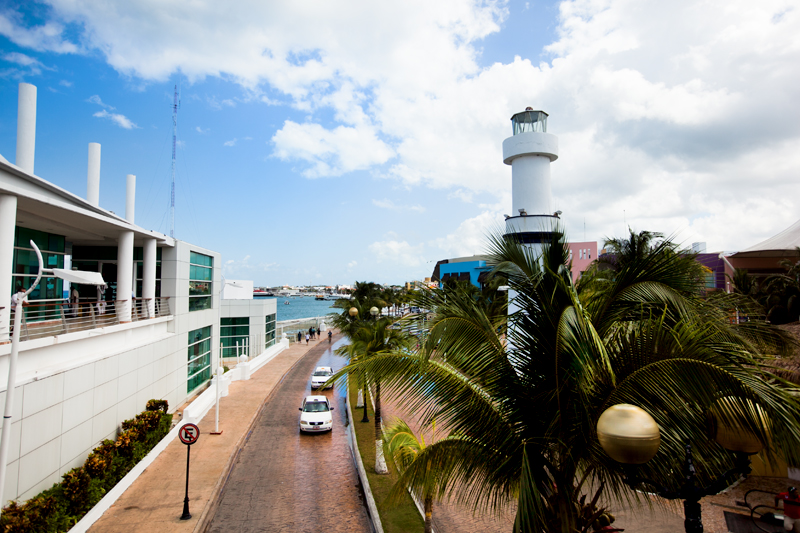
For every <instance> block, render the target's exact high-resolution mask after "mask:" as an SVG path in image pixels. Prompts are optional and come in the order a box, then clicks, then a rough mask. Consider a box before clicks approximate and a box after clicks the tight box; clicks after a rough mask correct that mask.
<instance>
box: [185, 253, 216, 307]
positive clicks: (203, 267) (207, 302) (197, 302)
mask: <svg viewBox="0 0 800 533" xmlns="http://www.w3.org/2000/svg"><path fill="white" fill-rule="evenodd" d="M213 273H214V258H213V257H210V256H208V255H203V254H198V253H197V252H189V311H200V310H202V309H211V295H212V294H213V292H212V291H213V287H212V280H213Z"/></svg>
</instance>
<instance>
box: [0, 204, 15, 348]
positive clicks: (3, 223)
mask: <svg viewBox="0 0 800 533" xmlns="http://www.w3.org/2000/svg"><path fill="white" fill-rule="evenodd" d="M16 223H17V197H16V196H10V195H7V194H2V195H0V302H11V295H12V294H13V293H14V287H12V282H13V279H12V274H13V272H14V270H13V266H14V264H13V263H14V261H13V257H14V226H15V225H16ZM8 305H10V304H5V303H3V304H0V307H2V309H0V343H6V342H8V337H9V325H10V322H11V309H10V308H9V307H8Z"/></svg>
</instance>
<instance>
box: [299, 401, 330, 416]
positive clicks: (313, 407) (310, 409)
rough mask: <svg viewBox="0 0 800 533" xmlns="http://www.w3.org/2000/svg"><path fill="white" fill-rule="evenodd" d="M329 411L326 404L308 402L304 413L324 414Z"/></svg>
mask: <svg viewBox="0 0 800 533" xmlns="http://www.w3.org/2000/svg"><path fill="white" fill-rule="evenodd" d="M327 410H328V404H327V403H325V402H306V406H305V407H304V408H303V412H304V413H324V412H326V411H327Z"/></svg>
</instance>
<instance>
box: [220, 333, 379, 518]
mask: <svg viewBox="0 0 800 533" xmlns="http://www.w3.org/2000/svg"><path fill="white" fill-rule="evenodd" d="M337 344H338V343H334V345H333V346H334V347H335V346H336V345H337ZM328 346H329V345H328V343H320V345H319V346H318V347H314V348H313V349H311V350H309V352H308V354H306V355H305V356H304V357H303V358H302V359H300V360H299V361H298V362H297V364H296V365H295V367H294V368H293V369H292V370H290V371H289V373H288V374H287V375H286V377H285V378H284V379H283V381H282V382H281V384H280V385H278V387H276V389H275V391H274V392H273V394H272V396H271V397H270V399H269V400H268V402H267V404H266V406H265V408H264V410H263V411H262V414H261V416H260V417H259V420H258V421H257V422H256V426H255V427H254V428H253V432H252V434H251V435H250V437H249V439H248V441H247V444H246V445H245V446H244V448H243V449H242V452H241V454H240V456H239V459H238V460H237V463H236V465H235V466H234V468H233V471H232V472H231V475H230V478H229V479H228V482H227V484H226V486H225V489H224V492H223V494H222V500H221V502H220V505H219V509H218V510H217V514H216V515H215V516H214V519H213V521H212V523H211V527H210V528H209V531H211V532H223V531H226V532H227V531H237V532H243V533H246V532H255V531H269V532H283V531H285V532H314V531H320V530H325V531H334V532H335V531H343V532H348V533H349V532H365V533H368V532H370V531H371V526H370V524H369V519H368V517H367V512H366V508H365V507H364V504H363V501H362V497H361V495H360V493H359V486H358V477H357V475H356V471H355V466H354V465H353V460H352V456H351V455H350V449H349V447H348V445H347V438H346V436H345V407H344V396H343V394H342V393H343V392H344V391H341V392H342V393H340V391H339V388H340V387H338V386H336V387H334V389H332V390H331V389H329V390H327V391H325V392H324V394H325V395H326V396H328V397H329V398H331V399H332V400H333V403H334V405H335V410H334V411H333V431H332V432H330V433H324V434H312V435H306V434H300V433H299V430H298V423H299V419H300V412H299V411H298V410H297V408H298V407H300V404H301V402H302V400H303V397H304V396H306V395H308V394H311V387H310V383H311V379H310V377H311V373H312V372H313V370H314V367H316V366H332V367H333V368H334V369H338V368H341V367H342V366H344V364H345V360H344V359H343V358H341V357H337V356H335V355H333V353H332V351H331V350H330V349H328ZM315 394H316V392H315Z"/></svg>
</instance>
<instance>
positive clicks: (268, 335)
mask: <svg viewBox="0 0 800 533" xmlns="http://www.w3.org/2000/svg"><path fill="white" fill-rule="evenodd" d="M273 344H275V315H267V317H266V328H265V335H264V348H265V349H266V348H269V347H270V346H272V345H273Z"/></svg>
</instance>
